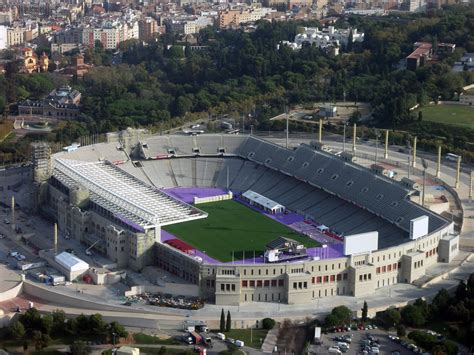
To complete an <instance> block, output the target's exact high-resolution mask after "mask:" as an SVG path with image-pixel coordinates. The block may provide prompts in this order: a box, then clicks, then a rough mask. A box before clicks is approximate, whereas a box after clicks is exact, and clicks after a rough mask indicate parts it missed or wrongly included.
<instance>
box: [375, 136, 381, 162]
mask: <svg viewBox="0 0 474 355" xmlns="http://www.w3.org/2000/svg"><path fill="white" fill-rule="evenodd" d="M379 138H380V131H379V130H378V129H376V130H375V164H377V155H378V152H379Z"/></svg>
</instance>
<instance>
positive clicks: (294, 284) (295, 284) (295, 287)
mask: <svg viewBox="0 0 474 355" xmlns="http://www.w3.org/2000/svg"><path fill="white" fill-rule="evenodd" d="M297 288H298V284H297V283H296V282H293V289H294V290H296V289H297Z"/></svg>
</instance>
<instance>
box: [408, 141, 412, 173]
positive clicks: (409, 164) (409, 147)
mask: <svg viewBox="0 0 474 355" xmlns="http://www.w3.org/2000/svg"><path fill="white" fill-rule="evenodd" d="M407 147H408V171H407V173H408V178H410V166H411V143H410V140H409V139H407Z"/></svg>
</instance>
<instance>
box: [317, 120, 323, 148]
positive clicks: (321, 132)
mask: <svg viewBox="0 0 474 355" xmlns="http://www.w3.org/2000/svg"><path fill="white" fill-rule="evenodd" d="M322 141H323V119H322V118H320V119H319V136H318V142H319V143H321V142H322Z"/></svg>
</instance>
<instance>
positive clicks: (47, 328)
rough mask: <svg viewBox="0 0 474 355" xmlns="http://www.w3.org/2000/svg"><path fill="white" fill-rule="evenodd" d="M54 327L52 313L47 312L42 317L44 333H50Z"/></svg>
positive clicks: (42, 330)
mask: <svg viewBox="0 0 474 355" xmlns="http://www.w3.org/2000/svg"><path fill="white" fill-rule="evenodd" d="M52 328H53V316H52V315H50V314H45V315H44V316H43V317H41V332H42V333H43V334H50V333H51V329H52Z"/></svg>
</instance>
